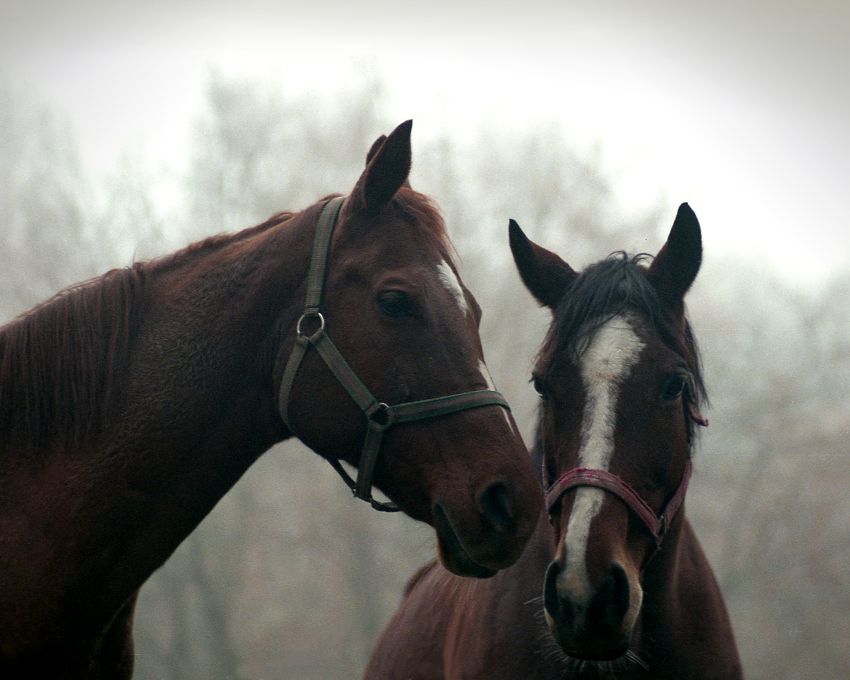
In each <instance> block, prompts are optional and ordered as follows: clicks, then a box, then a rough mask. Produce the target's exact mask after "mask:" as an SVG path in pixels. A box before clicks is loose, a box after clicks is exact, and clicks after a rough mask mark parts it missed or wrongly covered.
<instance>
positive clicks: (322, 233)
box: [278, 197, 510, 512]
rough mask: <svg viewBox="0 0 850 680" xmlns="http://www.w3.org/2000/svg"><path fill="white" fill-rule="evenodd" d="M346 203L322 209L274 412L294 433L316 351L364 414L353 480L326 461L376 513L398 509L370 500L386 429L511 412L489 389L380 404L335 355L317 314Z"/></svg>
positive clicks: (339, 200)
mask: <svg viewBox="0 0 850 680" xmlns="http://www.w3.org/2000/svg"><path fill="white" fill-rule="evenodd" d="M344 202H345V198H344V197H338V198H332V199H330V200H329V201H328V202H327V203H326V204H325V206H324V208H322V212H321V214H320V215H319V221H318V222H317V224H316V236H315V241H314V243H313V253H312V255H311V258H310V272H309V274H308V277H307V296H306V299H305V302H304V313H303V314H302V315H301V317H300V318H299V319H298V323H297V324H296V327H295V346H294V347H293V348H292V353H291V354H290V355H289V360H288V361H287V363H286V368H285V369H284V372H283V377H282V379H281V382H280V392H279V394H278V410H279V411H280V416H281V418H282V419H283V422H284V423H285V424H286V427H287V428H288V429H289V431H290V432H292V426H291V425H290V421H289V402H290V395H291V392H292V386H293V383H294V382H295V376H296V374H297V373H298V369H299V367H300V366H301V362H302V361H303V359H304V356H305V355H306V353H307V350H308V349H309V348H310V347H313V348H315V349H316V352H317V353H318V355H319V356H320V357H321V359H322V360H323V361H324V362H325V364H326V365H327V367H328V368H329V369H330V371H331V373H333V375H334V377H335V378H336V379H337V381H338V382H339V383H340V384H341V385H342V387H344V388H345V390H346V392H348V394H349V396H351V398H352V399H353V400H354V403H355V404H357V406H358V407H359V408H360V410H361V411H363V413H364V414H365V416H366V436H365V440H364V442H363V450H362V452H361V455H360V461H359V462H358V465H357V479H356V480H354V479H352V478H351V475H349V474H348V472H347V471H346V470H345V468H344V467H343V466H342V464H341V463H340V462H339V460H337V459H335V458H329V459H328V462H330V464H331V465H332V466H333V468H334V469H335V470H336V471H337V473H338V474H339V475H340V477H342V479H343V481H344V482H345V483H346V484H347V485H348V487H349V488H350V489H351V490H352V492H353V493H354V496H355V497H356V498H359V499H361V500H364V501H366V502H367V503H369V504H370V505H371V506H372V507H373V508H375V509H376V510H381V511H384V512H396V511H398V510H399V508H398V506H396V505H395V504H394V503H383V502H381V501H378V500H376V499H375V498H373V497H372V476H373V473H374V470H375V464H376V462H377V460H378V454H379V453H380V450H381V444H382V443H383V437H384V433H385V432H386V431H387V430H388V429H389V428H390V427H392V426H394V425H398V424H401V423H408V422H412V421H416V420H424V419H428V418H437V417H439V416H444V415H448V414H450V413H456V412H458V411H465V410H467V409H472V408H479V407H481V406H501V407H502V408H504V409H507V410H510V407H509V406H508V402H507V401H506V400H505V398H504V397H503V396H502V395H501V394H500V393H498V392H495V391H493V390H475V391H472V392H463V393H461V394H453V395H449V396H444V397H437V398H434V399H423V400H420V401H412V402H406V403H402V404H396V405H394V406H388V405H387V404H385V403H384V402H381V401H379V400H378V399H377V398H376V397H375V396H374V395H373V394H372V393H371V392H370V391H369V389H368V388H367V387H366V386H365V385H364V384H363V382H362V381H361V380H360V378H358V377H357V374H356V373H355V372H354V370H353V369H352V368H351V366H349V365H348V362H347V361H346V360H345V358H343V356H342V355H341V354H340V353H339V350H338V349H337V348H336V345H334V343H333V342H332V341H331V339H330V338H329V337H328V335H327V333H326V331H325V318H324V317H323V316H322V313H321V307H322V293H323V290H324V284H325V276H326V271H327V259H328V253H329V251H330V243H331V237H332V236H333V230H334V227H335V226H336V223H337V220H338V219H339V214H340V211H341V209H342V205H343V203H344Z"/></svg>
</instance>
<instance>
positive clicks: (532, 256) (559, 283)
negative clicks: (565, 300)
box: [508, 220, 578, 310]
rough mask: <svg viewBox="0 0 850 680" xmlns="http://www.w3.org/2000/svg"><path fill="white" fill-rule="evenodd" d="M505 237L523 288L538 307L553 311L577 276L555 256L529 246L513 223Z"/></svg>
mask: <svg viewBox="0 0 850 680" xmlns="http://www.w3.org/2000/svg"><path fill="white" fill-rule="evenodd" d="M508 238H509V239H510V243H511V253H513V256H514V262H515V263H516V268H517V270H519V276H520V278H521V279H522V282H523V283H524V284H525V287H526V288H528V291H529V292H530V293H531V294H532V295H533V296H534V297H535V298H536V299H537V301H538V302H539V303H540V304H541V305H544V306H546V307H548V308H549V309H551V310H554V309H555V307H557V306H558V303H559V302H560V301H561V298H562V297H564V294H565V293H566V292H567V288H568V287H569V285H570V284H571V283H572V282H573V280H574V279H575V277H576V276H578V274H576V272H575V271H573V268H572V267H570V265H568V264H567V263H566V262H564V261H563V260H562V259H561V258H560V257H558V256H557V255H556V254H555V253H553V252H550V251H548V250H546V249H545V248H543V247H541V246H538V245H537V244H536V243H533V242H532V241H531V240H530V239H529V238H528V237H527V236H526V235H525V233H524V232H523V231H522V229H520V227H519V225H518V224H517V223H516V222H515V221H514V220H511V221H510V224H509V226H508Z"/></svg>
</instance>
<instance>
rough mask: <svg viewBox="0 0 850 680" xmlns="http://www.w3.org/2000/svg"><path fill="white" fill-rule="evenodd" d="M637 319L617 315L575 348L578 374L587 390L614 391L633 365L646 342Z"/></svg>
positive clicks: (628, 315) (626, 315)
mask: <svg viewBox="0 0 850 680" xmlns="http://www.w3.org/2000/svg"><path fill="white" fill-rule="evenodd" d="M638 328H639V324H638V322H637V319H636V318H635V317H634V316H633V315H631V314H620V315H617V316H615V317H613V318H611V319H608V320H607V321H605V322H604V323H603V324H601V325H600V326H599V327H598V328H597V329H596V330H595V331H594V332H593V333H591V334H590V335H589V336H588V338H587V339H586V340H585V341H584V342H583V343H582V346H581V347H580V348H579V370H580V372H581V376H582V379H583V381H584V383H585V387H586V388H587V389H590V390H593V389H601V388H602V387H616V386H617V385H618V384H619V383H620V382H622V381H623V380H625V379H626V378H627V377H628V375H629V372H630V371H631V369H632V368H633V367H634V365H635V364H636V363H637V361H638V359H639V357H640V354H641V351H642V350H643V348H644V347H645V346H646V341H645V340H644V339H643V337H642V334H641V333H640V332H639V330H638Z"/></svg>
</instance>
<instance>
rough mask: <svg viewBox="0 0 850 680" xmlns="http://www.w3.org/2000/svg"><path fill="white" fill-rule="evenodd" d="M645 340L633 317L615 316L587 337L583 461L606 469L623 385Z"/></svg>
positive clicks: (583, 356)
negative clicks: (635, 325) (635, 326)
mask: <svg viewBox="0 0 850 680" xmlns="http://www.w3.org/2000/svg"><path fill="white" fill-rule="evenodd" d="M643 348H644V341H643V340H642V339H641V337H640V336H639V334H638V333H637V331H636V330H635V328H634V326H633V325H632V322H631V320H630V319H629V318H628V317H627V316H625V315H623V316H615V317H613V318H612V319H609V320H608V321H606V322H605V323H603V324H602V325H601V326H600V327H599V328H597V329H596V330H595V332H594V333H593V334H592V335H591V336H590V338H589V339H588V340H587V342H586V345H585V347H584V348H583V350H582V351H581V353H580V355H579V372H580V374H581V379H582V383H583V385H584V389H585V392H586V401H585V407H584V411H585V413H584V418H583V425H582V443H581V446H580V451H579V459H580V464H581V465H582V466H583V467H592V468H598V469H602V470H606V469H607V468H608V465H609V463H610V460H611V455H612V453H613V449H614V428H615V427H616V412H617V402H618V399H619V392H620V386H621V385H622V383H623V382H624V381H625V380H626V379H627V378H628V376H629V374H630V372H631V370H632V368H633V367H634V365H635V364H636V363H637V362H638V359H639V357H640V354H641V351H642V350H643Z"/></svg>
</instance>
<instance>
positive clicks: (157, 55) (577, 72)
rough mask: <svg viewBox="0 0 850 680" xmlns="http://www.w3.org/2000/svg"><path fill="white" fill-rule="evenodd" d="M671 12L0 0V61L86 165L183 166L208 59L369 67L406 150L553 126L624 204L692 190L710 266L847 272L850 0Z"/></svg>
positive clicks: (308, 70) (689, 196)
mask: <svg viewBox="0 0 850 680" xmlns="http://www.w3.org/2000/svg"><path fill="white" fill-rule="evenodd" d="M681 4H682V3H679V2H674V1H673V0H649V1H648V2H638V1H631V2H625V1H619V0H597V1H596V2H593V3H590V2H582V3H576V2H570V1H569V0H562V1H560V2H551V1H543V0H525V1H524V2H517V3H512V4H507V3H504V2H499V0H496V1H495V2H494V1H492V0H491V1H490V2H483V1H476V2H464V1H462V0H456V1H455V2H446V0H429V1H428V2H420V3H416V4H407V3H403V2H394V3H391V2H385V1H377V0H361V1H360V2H343V1H342V0H325V1H323V0H309V1H308V0H301V1H299V2H297V3H296V2H292V1H291V0H278V1H277V2H272V1H271V0H263V1H260V0H241V1H239V2H221V1H220V0H219V1H215V0H204V1H203V2H201V1H200V0H193V1H192V2H178V1H177V0H168V1H167V2H166V1H164V0H148V1H147V2H124V3H121V2H116V1H115V0H78V1H77V2H64V1H63V2H59V1H58V0H0V68H5V69H6V70H7V71H8V72H9V73H11V75H12V76H13V77H20V78H21V79H23V80H26V81H28V82H29V83H30V84H32V86H33V87H34V88H35V89H36V90H37V91H38V92H39V93H40V94H42V95H43V96H44V97H45V98H46V99H47V100H48V101H50V102H52V103H54V104H56V105H58V106H60V107H62V108H63V109H65V110H66V111H67V112H68V113H70V115H71V116H72V119H73V121H74V124H75V126H76V129H77V131H78V133H79V135H80V137H79V143H80V145H81V148H82V151H83V154H84V158H85V159H86V161H87V162H88V163H89V164H91V166H92V167H93V168H96V169H103V168H107V167H110V165H112V164H114V162H115V159H116V158H117V156H118V154H119V153H120V151H121V150H122V149H126V148H128V147H135V146H137V145H138V143H139V139H144V141H145V143H146V144H147V145H148V147H149V150H150V152H151V153H152V154H155V155H156V156H159V157H162V158H164V159H165V160H167V161H168V162H169V163H172V164H173V165H174V166H175V167H180V165H181V163H182V161H183V160H184V157H185V147H184V145H185V135H186V131H187V129H188V125H189V120H190V116H191V114H192V113H193V112H194V111H196V110H197V107H198V106H199V105H200V102H201V98H202V88H203V84H204V78H205V76H206V73H207V68H208V67H209V65H210V64H213V63H219V64H222V65H224V67H226V68H228V69H231V70H233V71H234V72H236V73H244V74H245V75H247V76H251V77H260V76H264V75H269V74H271V75H274V74H277V75H278V76H280V77H284V76H285V78H286V82H287V83H288V85H289V86H290V87H307V86H308V85H309V83H319V84H320V85H319V86H320V87H326V88H328V89H329V90H333V89H334V88H335V87H336V86H337V85H338V84H339V82H340V80H341V79H344V78H351V77H354V74H355V73H356V71H355V70H354V69H352V66H351V64H352V57H353V56H358V57H364V58H369V59H372V60H373V61H374V62H375V63H376V64H377V66H378V69H379V72H380V73H381V74H382V75H383V78H384V80H385V82H386V85H387V94H388V100H389V103H390V108H391V111H390V113H392V114H394V115H395V114H397V117H398V120H399V121H401V120H404V119H406V118H413V119H414V120H415V126H414V130H415V133H414V144H415V142H416V135H422V136H423V138H426V137H427V136H428V135H429V134H436V133H438V132H441V131H442V130H444V129H451V130H452V131H453V132H456V133H458V134H459V136H463V134H464V131H469V130H471V129H473V126H474V129H481V127H482V126H486V125H487V122H488V121H497V122H498V124H499V125H502V126H505V125H507V126H513V127H516V128H517V129H521V128H523V127H530V126H535V125H542V124H545V123H547V122H553V121H554V122H555V123H556V124H557V125H559V126H561V127H563V129H564V131H565V133H566V134H567V136H568V138H569V139H574V140H576V142H577V143H578V144H580V145H583V146H584V147H585V148H590V147H591V146H593V145H594V144H597V143H598V144H599V145H601V148H602V151H603V158H604V160H605V162H606V164H607V166H608V169H609V170H610V171H611V173H613V176H614V177H615V178H617V182H618V189H619V191H620V193H621V197H622V199H623V200H624V201H625V203H626V205H627V206H628V205H629V204H633V205H634V206H635V207H639V206H640V205H641V201H645V203H646V204H654V203H655V201H656V199H657V197H658V196H659V195H661V196H663V197H664V200H665V201H666V202H667V203H669V207H670V214H671V217H672V214H673V212H674V211H675V206H676V205H678V203H680V202H681V201H683V200H687V201H689V202H690V203H691V205H692V206H693V207H694V208H695V210H696V211H697V214H698V215H699V217H700V220H701V222H702V224H703V230H704V236H705V240H706V245H707V251H708V255H709V256H713V257H717V258H719V257H722V255H723V254H724V253H727V252H733V251H738V252H742V253H750V254H757V253H764V256H765V257H766V258H767V259H768V260H769V261H771V262H772V263H773V264H774V265H775V266H778V267H783V268H786V269H788V270H789V271H799V272H800V273H801V275H802V276H801V280H802V281H804V282H805V281H807V280H810V281H820V280H822V279H823V276H824V273H825V272H830V271H836V270H838V269H840V268H841V267H846V266H847V265H848V264H850V220H848V209H847V208H848V205H847V204H848V198H847V196H848V186H850V183H849V182H848V180H850V161H848V159H850V38H848V36H850V2H847V1H846V0H843V2H841V3H839V2H837V1H834V0H829V1H828V2H824V1H823V0H795V1H794V2H782V0H772V1H771V2H768V1H767V0H758V1H757V2H753V1H752V0H718V1H715V2H704V3H702V4H693V3H690V4H688V5H687V6H686V7H683V6H681ZM414 163H415V159H414ZM414 172H415V165H414ZM435 198H437V200H438V201H439V196H437V197H435ZM282 207H284V206H282Z"/></svg>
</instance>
